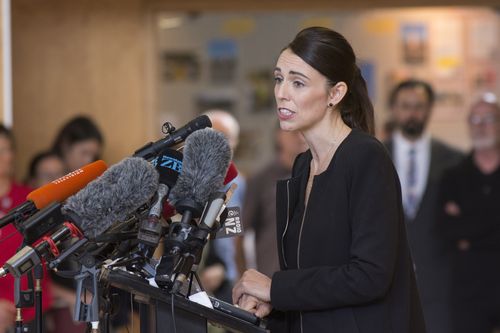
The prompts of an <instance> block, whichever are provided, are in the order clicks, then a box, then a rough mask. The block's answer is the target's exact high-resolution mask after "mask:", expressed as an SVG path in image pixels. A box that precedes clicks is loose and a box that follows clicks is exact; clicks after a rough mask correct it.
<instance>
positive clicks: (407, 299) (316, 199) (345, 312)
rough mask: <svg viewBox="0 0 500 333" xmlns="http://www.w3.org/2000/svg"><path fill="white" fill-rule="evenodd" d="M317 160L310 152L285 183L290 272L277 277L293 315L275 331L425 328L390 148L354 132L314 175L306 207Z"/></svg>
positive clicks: (284, 261)
mask: <svg viewBox="0 0 500 333" xmlns="http://www.w3.org/2000/svg"><path fill="white" fill-rule="evenodd" d="M311 159H312V155H311V152H310V151H307V152H305V153H303V154H300V155H299V156H298V157H297V159H296V161H295V164H294V169H293V172H292V178H291V179H288V180H284V181H280V182H278V185H277V235H278V248H279V255H280V265H281V269H282V270H281V271H279V272H276V273H275V274H274V275H273V278H272V285H271V303H272V305H273V307H274V309H276V310H280V311H283V312H284V313H285V318H284V319H282V320H281V321H279V322H278V323H277V326H275V327H273V328H274V330H273V332H274V331H289V332H343V333H350V332H357V333H364V332H370V333H377V332H380V333H382V332H383V333H390V332H397V333H405V332H412V333H417V332H418V333H422V332H425V328H424V323H423V316H422V311H421V307H420V301H419V297H418V291H417V288H416V283H415V277H414V272H413V268H412V264H411V258H410V254H409V250H408V244H407V240H406V232H405V226H404V220H403V209H402V204H401V190H400V185H399V180H398V177H397V174H396V171H395V169H394V166H393V165H392V162H391V159H390V157H389V155H388V153H387V151H386V149H385V148H384V147H383V145H382V144H381V143H380V142H378V141H377V140H376V139H375V138H373V137H372V136H369V135H367V134H365V133H363V132H361V131H359V130H353V131H352V132H351V133H350V134H349V136H348V137H347V138H346V139H345V140H344V141H343V143H342V144H341V145H340V146H339V148H338V149H337V152H336V153H335V155H334V157H333V158H332V161H331V162H330V165H329V166H328V168H327V170H326V171H325V172H323V173H322V174H320V175H318V176H316V177H314V182H313V186H312V189H311V193H310V197H309V202H308V206H307V208H306V207H304V193H305V185H306V182H307V178H308V176H309V165H310V161H311ZM304 214H305V216H304ZM301 230H302V231H301Z"/></svg>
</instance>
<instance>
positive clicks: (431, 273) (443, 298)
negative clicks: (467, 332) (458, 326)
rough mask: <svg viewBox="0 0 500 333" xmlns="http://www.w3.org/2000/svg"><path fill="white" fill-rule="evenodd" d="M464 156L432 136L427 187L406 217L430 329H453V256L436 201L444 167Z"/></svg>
mask: <svg viewBox="0 0 500 333" xmlns="http://www.w3.org/2000/svg"><path fill="white" fill-rule="evenodd" d="M386 147H387V149H388V150H389V152H390V154H391V155H393V154H394V145H393V142H392V141H389V142H386ZM462 158H463V154H462V153H461V152H459V151H457V150H455V149H453V148H451V147H449V146H447V145H445V144H444V143H442V142H440V141H438V140H435V139H432V140H431V158H430V167H429V174H428V177H427V185H426V189H425V191H424V194H423V196H422V199H421V201H420V206H419V208H418V212H417V214H416V215H415V218H414V219H409V218H408V217H405V220H406V230H407V233H408V242H409V244H410V250H411V254H412V258H413V260H414V262H415V273H416V276H417V284H418V289H419V291H420V299H421V301H422V307H423V310H424V315H425V318H426V323H427V328H428V331H429V332H439V333H447V332H449V331H450V325H449V317H448V316H449V313H448V312H449V308H450V305H449V299H450V295H449V286H450V281H451V280H450V257H449V252H448V251H447V249H446V245H445V243H444V241H443V239H442V238H441V237H440V236H439V235H440V234H439V232H438V229H437V226H438V225H437V222H436V216H437V201H438V195H439V184H440V181H441V177H442V175H443V172H444V170H446V169H447V168H449V167H451V166H453V165H456V164H457V163H459V162H460V161H461V160H462ZM447 318H448V319H447Z"/></svg>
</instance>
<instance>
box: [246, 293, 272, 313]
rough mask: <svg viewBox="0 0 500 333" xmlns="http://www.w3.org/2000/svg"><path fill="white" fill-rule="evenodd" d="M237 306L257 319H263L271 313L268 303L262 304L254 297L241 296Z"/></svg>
mask: <svg viewBox="0 0 500 333" xmlns="http://www.w3.org/2000/svg"><path fill="white" fill-rule="evenodd" d="M237 306H239V307H240V308H242V309H243V310H245V311H249V312H251V313H253V314H255V315H256V316H257V317H259V318H264V317H265V316H267V315H268V314H269V313H271V311H272V309H273V307H272V306H271V304H270V303H267V302H262V301H260V300H259V299H257V298H256V297H254V296H250V295H247V294H243V295H242V296H241V297H240V301H239V302H238V304H237Z"/></svg>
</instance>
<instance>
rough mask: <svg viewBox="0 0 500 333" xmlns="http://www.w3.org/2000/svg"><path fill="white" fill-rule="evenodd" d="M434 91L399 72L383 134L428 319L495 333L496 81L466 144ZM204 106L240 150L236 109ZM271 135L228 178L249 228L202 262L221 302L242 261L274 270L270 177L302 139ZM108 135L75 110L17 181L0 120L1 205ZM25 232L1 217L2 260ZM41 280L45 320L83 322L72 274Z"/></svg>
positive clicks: (5, 306) (121, 318) (499, 176)
mask: <svg viewBox="0 0 500 333" xmlns="http://www.w3.org/2000/svg"><path fill="white" fill-rule="evenodd" d="M434 101H435V94H434V89H433V87H432V86H431V85H430V84H428V83H427V82H424V81H420V80H407V81H404V82H401V83H400V84H398V85H397V86H396V87H394V89H393V90H392V92H391V93H390V95H389V96H388V110H389V115H390V117H389V119H388V121H387V125H386V126H384V129H385V132H384V138H380V139H381V140H382V141H383V142H384V144H385V145H386V147H387V151H388V154H390V156H391V157H392V159H393V162H394V165H395V167H396V170H397V172H398V175H399V179H400V183H401V191H402V198H403V207H404V214H405V220H406V226H407V233H408V241H409V245H410V248H411V255H412V260H413V263H414V268H415V272H416V276H417V284H418V288H419V292H420V299H421V302H422V306H423V310H424V316H425V321H426V326H427V331H428V332H429V333H457V332H458V333H460V332H464V333H465V332H468V333H482V332H484V333H490V332H493V330H494V329H495V328H496V327H500V209H497V204H498V203H499V202H500V106H499V102H498V100H497V98H496V96H495V95H494V94H492V93H486V94H483V95H481V96H480V98H478V99H477V100H475V101H474V102H473V104H472V105H470V108H469V116H468V118H467V125H468V128H469V133H470V142H471V147H472V149H471V150H470V151H469V152H461V151H459V150H457V149H455V148H453V147H450V146H448V145H447V144H445V143H443V142H441V141H439V140H438V139H436V138H434V137H432V135H431V134H430V132H429V131H428V125H429V120H430V118H431V114H432V109H433V106H434ZM206 114H207V115H208V116H209V117H210V119H211V121H212V123H213V128H214V129H215V130H218V131H220V132H222V133H223V134H224V135H225V136H226V137H227V139H228V141H229V143H230V146H231V149H232V150H233V152H234V151H236V150H237V149H238V143H239V132H240V127H239V124H238V121H237V119H236V118H235V117H234V116H233V115H232V114H231V113H229V112H226V111H223V110H210V111H207V112H206ZM273 138H274V142H275V146H274V157H273V159H272V160H270V161H269V162H268V163H267V164H266V165H265V166H263V167H262V168H261V169H259V170H254V172H251V173H250V174H248V175H238V177H237V178H236V179H234V180H233V182H235V183H236V184H237V185H238V187H237V190H236V192H235V195H234V196H233V197H232V199H231V202H230V204H229V206H238V207H240V208H241V210H242V220H243V224H244V231H245V232H244V235H243V236H239V237H235V238H224V239H220V240H217V239H215V240H213V241H211V242H210V244H209V245H208V246H207V247H206V251H205V252H206V253H204V261H203V264H202V265H201V266H200V271H199V276H200V280H201V282H202V284H203V286H204V287H205V289H206V290H207V291H208V292H209V293H211V294H213V295H215V296H216V297H218V298H220V299H223V300H226V301H228V302H231V289H232V286H233V284H234V283H235V282H236V281H237V279H238V278H239V276H240V275H241V274H242V273H243V272H244V270H246V269H247V268H257V269H258V270H259V271H260V272H263V273H265V274H266V275H268V276H272V275H273V273H274V272H276V271H278V270H279V262H278V256H277V246H276V243H277V241H276V237H277V236H276V230H275V202H276V200H275V195H276V193H275V184H276V181H277V180H280V179H286V178H289V177H290V175H291V168H292V165H293V162H294V160H295V157H296V156H297V154H299V153H300V152H302V151H304V150H306V145H305V142H304V140H303V138H302V137H301V136H300V135H299V134H297V133H294V132H286V131H282V130H281V129H280V128H279V126H278V124H277V125H276V127H275V130H274V133H273ZM103 145H104V136H103V134H101V132H100V130H99V128H98V126H97V125H96V124H95V123H94V122H93V120H92V119H90V118H88V117H85V116H79V117H76V118H74V119H71V120H70V121H69V122H68V123H67V124H65V125H64V126H63V127H62V128H61V130H60V131H59V133H58V134H57V135H56V136H55V139H54V142H53V144H52V146H51V147H48V149H47V150H46V151H43V152H40V153H39V154H37V155H36V156H34V157H33V159H32V160H31V163H30V165H29V168H28V174H27V175H26V177H25V179H24V180H23V181H22V182H17V181H15V180H14V179H13V171H14V160H15V138H14V137H13V135H12V133H11V131H10V130H9V129H7V128H6V127H4V126H1V125H0V214H1V216H3V215H5V214H6V213H8V212H9V210H11V209H12V208H13V207H16V206H17V205H19V204H20V203H22V202H24V201H25V200H26V196H27V194H28V193H30V191H32V190H33V189H35V188H37V187H40V186H43V185H44V184H46V183H48V182H50V181H52V180H54V179H57V178H59V177H61V176H63V175H64V174H66V173H68V172H70V171H73V170H75V169H78V168H80V167H82V166H84V165H86V164H88V163H91V162H93V161H95V160H97V159H99V157H100V154H101V152H102V149H103ZM366 167H367V168H369V167H370V166H369V165H368V166H366ZM21 243H22V237H21V235H20V234H19V233H17V232H16V230H15V228H14V227H13V226H11V225H10V226H7V227H4V228H2V229H0V248H1V251H0V265H3V263H4V262H5V261H6V260H7V259H9V258H10V257H11V256H12V255H13V254H15V252H16V250H17V249H18V248H19V246H20V245H21ZM318 255H322V254H318ZM12 286H13V278H11V277H10V276H8V277H5V278H2V279H0V333H3V332H7V331H8V330H9V329H12V327H13V325H14V321H15V315H16V309H15V306H14V303H13V288H12ZM23 288H26V281H23ZM43 291H44V298H43V308H44V311H45V317H44V318H45V323H46V332H49V333H50V332H69V331H70V330H71V331H72V332H74V333H77V332H84V331H85V329H86V327H85V325H83V324H81V323H74V322H73V320H72V319H71V318H72V311H73V305H74V302H75V297H76V296H75V291H74V285H73V281H72V280H68V279H63V278H61V277H59V276H58V275H56V274H54V273H52V272H45V274H44V279H43ZM122 296H123V297H125V298H126V297H127V296H126V295H122ZM123 303H124V304H125V303H127V304H128V302H126V301H125V302H123ZM129 312H130V308H127V307H124V308H123V309H121V310H119V311H117V313H118V315H117V316H116V317H115V319H114V321H113V326H114V328H115V329H116V330H120V327H122V328H123V327H126V326H127V324H128V322H129ZM23 316H24V320H26V321H32V320H33V318H34V313H33V310H32V309H28V310H25V311H23Z"/></svg>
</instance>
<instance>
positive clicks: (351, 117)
mask: <svg viewBox="0 0 500 333" xmlns="http://www.w3.org/2000/svg"><path fill="white" fill-rule="evenodd" d="M354 66H355V69H354V77H353V80H352V83H351V84H350V85H348V89H349V90H348V92H347V95H346V96H345V97H344V99H343V100H342V102H341V103H340V116H341V117H342V120H343V121H344V122H345V123H346V124H347V125H348V126H349V127H351V128H357V129H360V130H362V131H363V132H366V133H369V134H372V135H373V134H374V132H375V124H374V115H373V105H372V102H371V101H370V97H369V96H368V89H367V88H366V82H365V79H364V78H363V76H362V75H361V71H360V69H359V67H358V66H357V65H354Z"/></svg>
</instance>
